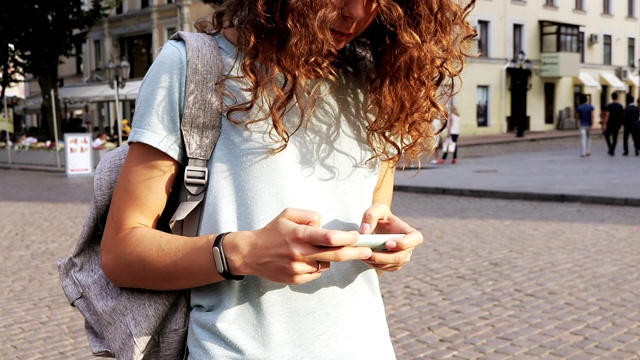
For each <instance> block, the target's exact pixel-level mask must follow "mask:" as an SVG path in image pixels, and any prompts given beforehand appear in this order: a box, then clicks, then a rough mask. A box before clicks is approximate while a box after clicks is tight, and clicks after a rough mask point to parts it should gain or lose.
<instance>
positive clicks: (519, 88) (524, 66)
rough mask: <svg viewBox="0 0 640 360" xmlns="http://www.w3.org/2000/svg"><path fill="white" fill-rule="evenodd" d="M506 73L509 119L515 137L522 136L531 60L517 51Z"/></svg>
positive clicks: (525, 118)
mask: <svg viewBox="0 0 640 360" xmlns="http://www.w3.org/2000/svg"><path fill="white" fill-rule="evenodd" d="M507 74H509V77H510V78H511V84H510V85H511V86H510V88H509V90H510V91H511V121H512V124H513V125H514V126H515V128H516V137H523V136H524V130H525V128H526V126H527V91H528V90H529V89H530V88H531V85H530V84H529V78H530V77H531V61H529V59H527V56H526V55H525V53H524V51H522V50H521V51H520V52H518V55H517V61H516V60H515V59H512V60H511V62H510V66H509V67H508V68H507Z"/></svg>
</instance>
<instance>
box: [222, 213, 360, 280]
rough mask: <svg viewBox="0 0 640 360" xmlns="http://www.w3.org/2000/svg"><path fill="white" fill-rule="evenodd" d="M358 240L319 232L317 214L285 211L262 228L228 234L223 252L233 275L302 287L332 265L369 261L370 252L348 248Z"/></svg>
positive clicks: (350, 233) (352, 233)
mask: <svg viewBox="0 0 640 360" xmlns="http://www.w3.org/2000/svg"><path fill="white" fill-rule="evenodd" d="M357 238H358V233H357V232H356V231H339V230H327V229H321V228H320V215H319V214H318V213H316V212H313V211H307V210H300V209H286V210H284V211H283V212H282V213H280V214H279V215H278V216H276V218H275V219H273V220H272V221H271V222H270V223H269V224H267V225H266V226H265V227H264V228H262V229H259V230H254V231H240V232H235V233H231V234H229V235H227V237H226V238H225V242H224V251H225V254H226V255H227V261H228V262H229V267H230V271H231V273H232V274H235V275H247V274H252V275H257V276H260V277H263V278H265V279H267V280H270V281H274V282H279V283H286V284H302V283H306V282H309V281H312V280H315V279H317V278H319V277H320V276H321V274H322V271H326V270H327V269H329V267H330V266H331V262H334V261H351V260H365V259H368V258H370V257H371V256H372V251H371V249H369V248H362V247H353V246H349V245H351V244H353V243H354V242H356V240H357Z"/></svg>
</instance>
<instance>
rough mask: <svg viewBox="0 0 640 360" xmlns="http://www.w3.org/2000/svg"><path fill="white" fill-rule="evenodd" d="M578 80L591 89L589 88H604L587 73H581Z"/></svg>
mask: <svg viewBox="0 0 640 360" xmlns="http://www.w3.org/2000/svg"><path fill="white" fill-rule="evenodd" d="M577 80H578V81H580V83H582V85H584V86H586V87H589V88H595V89H598V90H600V89H602V86H600V83H599V82H598V81H597V80H596V79H594V78H593V76H591V75H589V74H588V73H586V72H582V71H580V74H579V75H578V77H577Z"/></svg>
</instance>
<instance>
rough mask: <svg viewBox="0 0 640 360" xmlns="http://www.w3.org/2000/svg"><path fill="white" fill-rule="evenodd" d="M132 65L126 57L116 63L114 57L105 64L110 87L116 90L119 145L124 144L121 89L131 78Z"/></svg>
mask: <svg viewBox="0 0 640 360" xmlns="http://www.w3.org/2000/svg"><path fill="white" fill-rule="evenodd" d="M130 71H131V65H130V64H129V62H128V61H127V59H126V58H124V57H123V58H122V61H120V64H118V65H115V64H114V63H113V59H109V62H107V65H106V66H105V72H106V76H107V79H108V80H109V87H111V88H112V89H115V90H116V127H117V129H118V146H120V145H122V109H121V108H120V91H119V89H124V86H125V85H126V83H127V79H128V78H129V72H130Z"/></svg>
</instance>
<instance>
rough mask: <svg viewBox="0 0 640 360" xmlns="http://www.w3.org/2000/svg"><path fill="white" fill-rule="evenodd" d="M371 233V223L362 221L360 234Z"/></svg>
mask: <svg viewBox="0 0 640 360" xmlns="http://www.w3.org/2000/svg"><path fill="white" fill-rule="evenodd" d="M369 233H371V224H369V223H362V225H360V234H369Z"/></svg>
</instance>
